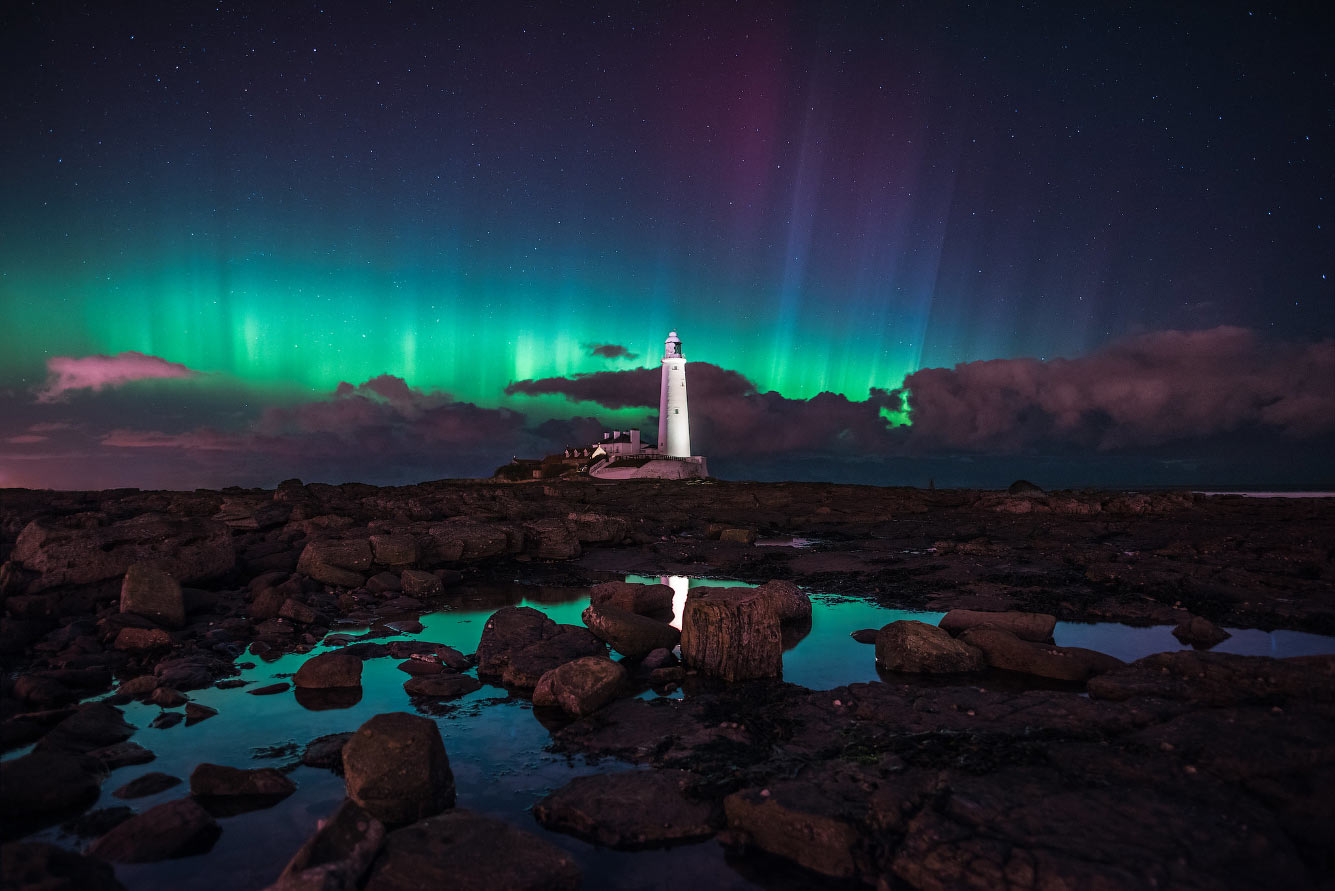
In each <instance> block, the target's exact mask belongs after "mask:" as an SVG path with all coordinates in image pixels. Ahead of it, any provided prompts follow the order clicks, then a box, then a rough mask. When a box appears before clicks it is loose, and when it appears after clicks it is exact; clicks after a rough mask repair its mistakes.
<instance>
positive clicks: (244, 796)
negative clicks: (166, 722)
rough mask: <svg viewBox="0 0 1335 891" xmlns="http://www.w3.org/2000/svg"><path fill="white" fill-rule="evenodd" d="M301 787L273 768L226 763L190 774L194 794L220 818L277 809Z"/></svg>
mask: <svg viewBox="0 0 1335 891" xmlns="http://www.w3.org/2000/svg"><path fill="white" fill-rule="evenodd" d="M295 791H297V786H296V784H295V783H293V782H292V781H291V780H290V779H288V778H287V777H285V776H283V775H282V774H281V773H279V772H278V771H277V770H275V769H274V768H272V767H261V768H258V769H255V770H243V769H241V768H237V767H227V766H226V765H222V764H208V763H205V764H200V765H198V766H196V767H195V769H194V770H193V771H191V773H190V794H191V795H193V796H194V797H195V798H196V799H198V801H199V803H200V804H202V805H203V806H204V807H205V808H206V809H207V810H208V811H209V813H211V814H213V815H214V816H217V817H228V816H234V815H236V814H244V813H247V812H249V811H257V810H263V809H264V808H269V807H273V806H274V805H275V804H277V803H278V802H280V801H282V800H283V799H284V798H286V797H288V796H289V795H291V794H292V793H293V792H295Z"/></svg>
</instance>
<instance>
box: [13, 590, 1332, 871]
mask: <svg viewBox="0 0 1335 891" xmlns="http://www.w3.org/2000/svg"><path fill="white" fill-rule="evenodd" d="M627 581H633V582H647V583H657V582H660V581H662V582H664V583H666V584H669V585H670V586H671V587H672V588H673V591H674V593H675V595H676V598H675V600H676V602H675V607H676V614H677V616H678V617H679V616H680V613H681V606H682V604H683V603H684V602H685V598H686V593H687V591H689V589H690V588H692V587H700V586H715V587H717V586H732V585H738V584H740V583H738V582H729V581H719V580H709V579H687V578H684V577H661V578H660V577H645V576H628V577H627ZM507 605H518V606H530V607H533V608H535V609H538V610H541V611H542V612H544V613H546V614H547V615H548V616H550V617H551V618H552V619H554V620H555V621H557V622H560V623H565V624H572V625H579V624H581V620H580V613H581V612H582V611H583V610H584V608H585V607H586V606H587V605H588V589H587V588H552V587H536V586H526V585H517V584H516V585H509V586H499V587H489V588H486V589H480V588H474V589H465V590H463V591H461V592H460V593H459V595H458V596H456V597H454V598H453V599H452V600H451V603H450V605H449V607H447V608H446V609H444V610H441V611H440V612H436V613H430V614H427V615H424V616H422V617H421V622H422V625H423V630H422V631H421V632H420V633H418V634H416V635H412V637H415V638H417V639H421V640H424V641H433V642H438V643H443V644H447V645H449V646H452V647H454V648H455V649H457V650H459V651H460V652H463V653H471V652H473V651H475V650H476V649H477V644H478V641H479V639H480V638H481V635H482V628H483V625H484V624H485V623H486V620H487V617H488V616H490V615H491V614H492V613H493V612H495V611H496V610H497V609H499V608H500V607H502V606H507ZM813 607H814V609H813V616H812V624H811V629H810V631H808V632H806V633H805V634H804V635H801V636H800V639H798V638H797V636H796V635H792V634H790V635H789V637H788V638H787V639H786V640H785V647H786V650H785V653H784V657H783V664H784V680H786V681H789V682H792V683H795V684H800V685H802V686H805V687H809V688H811V689H816V690H821V689H830V688H832V687H837V686H841V685H843V684H850V683H857V682H863V681H875V680H877V679H878V675H877V672H876V668H875V663H874V652H873V647H871V646H867V645H864V644H859V643H856V642H855V641H853V640H852V639H851V638H850V637H849V635H850V633H851V632H853V631H855V630H858V629H861V628H880V627H881V626H883V625H885V624H887V623H889V622H893V621H896V620H898V619H917V620H919V621H923V622H928V623H931V624H936V623H937V622H938V621H939V620H940V619H941V617H942V615H944V614H943V613H939V612H912V611H907V610H894V609H889V608H886V607H883V606H879V605H876V604H870V603H866V602H863V601H861V600H857V599H854V598H848V597H839V596H828V595H819V594H818V595H815V596H813ZM335 630H336V631H338V632H339V633H343V634H347V633H349V629H346V628H345V629H335ZM1230 630H1231V631H1232V632H1233V636H1232V637H1231V638H1229V639H1228V640H1227V641H1225V642H1223V643H1222V644H1220V645H1219V646H1217V647H1216V648H1215V651H1217V652H1228V653H1239V654H1245V655H1264V656H1277V657H1286V656H1298V655H1309V654H1316V653H1335V638H1328V637H1323V636H1320V635H1315V634H1303V633H1301V632H1293V631H1276V632H1263V631H1244V630H1237V629H1230ZM351 633H353V634H360V633H363V632H360V631H356V630H354V631H352V632H351ZM404 637H405V635H394V636H392V637H387V638H384V637H375V638H373V639H375V640H394V639H402V638H404ZM1054 637H1055V640H1056V642H1057V643H1058V644H1062V645H1068V646H1082V647H1088V648H1090V649H1095V650H1100V651H1102V652H1105V653H1109V654H1111V655H1114V656H1117V657H1118V658H1120V659H1124V660H1126V661H1131V660H1134V659H1138V658H1140V657H1142V656H1146V655H1149V654H1151V653H1158V652H1163V651H1166V650H1177V649H1182V648H1183V647H1182V645H1181V644H1180V643H1178V641H1177V639H1176V638H1174V637H1173V636H1172V634H1171V632H1170V629H1169V628H1167V627H1154V628H1133V627H1130V626H1127V625H1119V624H1115V623H1096V624H1082V623H1073V622H1060V623H1058V625H1057V628H1056V632H1055V635H1054ZM330 649H336V648H335V647H317V648H316V650H314V651H313V653H318V652H323V651H326V650H330ZM313 653H310V654H291V655H287V656H283V657H281V658H279V659H277V660H275V661H273V662H268V663H265V662H261V661H260V660H258V659H253V658H250V657H249V656H245V657H242V658H241V659H239V660H238V662H247V661H248V662H252V663H254V667H253V668H250V669H246V670H244V671H243V672H242V674H241V678H242V679H243V680H246V681H248V682H249V683H248V685H247V686H246V687H241V688H237V689H227V690H220V689H216V688H214V689H207V690H196V691H192V692H190V693H189V694H188V695H189V697H190V698H191V699H192V700H194V701H195V702H198V703H201V704H203V705H207V706H211V707H213V708H215V709H217V710H218V715H217V716H216V717H213V718H210V719H208V720H205V721H202V722H200V723H198V724H195V725H193V726H190V727H187V726H185V725H184V724H178V725H177V726H174V727H170V728H165V729H155V728H151V727H149V726H148V725H149V723H150V722H151V721H152V720H153V719H154V718H155V717H157V715H158V714H159V713H160V709H159V708H158V707H157V706H149V705H143V704H140V703H131V704H129V705H126V706H124V707H123V708H124V711H125V717H126V720H128V721H129V722H130V723H132V724H134V725H135V726H137V727H139V728H142V729H140V730H139V732H138V733H136V734H135V736H134V738H133V739H134V741H135V742H137V743H139V744H140V745H142V746H144V747H145V748H148V749H150V750H151V751H153V752H154V753H155V754H156V755H157V758H156V760H154V761H153V762H151V763H149V764H145V765H135V766H130V767H124V768H121V769H119V770H116V771H114V772H113V773H112V774H111V776H110V777H108V779H107V780H106V782H105V783H104V784H103V787H102V789H103V791H102V796H101V799H100V800H99V801H98V803H97V805H95V807H99V808H105V807H117V806H124V805H127V804H128V805H130V806H132V807H134V808H135V809H136V810H138V811H143V810H146V809H147V808H149V807H152V806H153V805H156V804H159V803H161V802H164V801H170V800H173V799H176V798H179V797H181V796H182V795H184V794H186V793H187V792H188V782H189V776H190V772H191V771H192V770H193V769H194V768H195V766H196V765H197V764H199V763H201V762H206V761H207V762H213V763H218V764H226V765H230V766H234V767H266V766H273V767H280V768H287V769H290V773H289V776H290V777H291V778H292V780H293V781H294V782H295V783H296V784H297V792H296V793H295V794H293V795H292V796H290V797H289V798H287V799H286V800H284V801H283V802H281V803H279V804H278V805H277V806H275V807H273V808H270V809H268V810H262V811H255V812H251V813H247V814H241V815H238V816H235V817H229V818H225V819H221V820H220V821H219V822H220V824H221V826H222V827H223V833H222V836H221V837H220V839H219V840H218V842H217V844H216V845H215V846H214V848H213V850H212V851H211V852H210V853H208V854H207V855H203V856H200V857H191V858H185V859H181V860H170V861H164V862H161V863H149V864H123V865H118V866H117V867H116V874H117V876H118V877H119V878H120V880H121V881H122V882H123V883H124V884H125V885H126V886H127V887H128V888H131V889H136V888H160V887H175V888H193V889H250V888H259V887H263V886H265V885H267V884H269V883H270V882H272V881H273V880H274V879H275V878H276V877H277V875H278V873H279V871H280V870H281V869H282V867H283V865H284V864H285V863H286V862H287V860H288V859H289V858H290V857H291V855H292V854H293V853H294V852H295V851H296V850H297V848H298V847H299V846H300V845H301V844H302V843H303V842H304V841H305V840H306V838H307V837H308V836H309V835H310V833H311V832H313V831H314V829H315V828H316V824H317V822H318V821H319V820H320V819H322V818H324V817H326V816H328V815H329V814H330V813H332V812H333V810H334V808H335V807H336V806H337V804H338V802H339V801H340V800H341V799H342V797H343V793H344V785H343V780H342V779H341V778H340V777H338V776H335V775H334V774H333V773H331V772H330V771H327V770H320V769H316V768H310V767H304V766H301V765H300V764H299V759H300V755H301V752H302V750H303V749H304V748H305V746H306V744H307V743H308V742H310V741H311V740H313V739H315V738H316V737H319V736H323V735H325V734H330V733H340V732H344V731H351V730H355V729H356V728H357V727H358V726H360V725H361V724H362V723H363V722H364V721H366V720H367V719H368V718H370V717H372V716H373V715H376V714H380V713H382V712H387V711H408V712H412V711H414V710H415V709H414V705H413V703H412V702H411V701H410V700H409V697H408V695H407V694H406V693H405V692H404V690H403V683H404V681H406V680H407V679H408V678H409V675H407V674H406V673H404V672H402V671H399V670H398V668H397V665H398V664H399V662H400V661H401V660H398V659H394V658H392V657H384V658H379V659H370V660H367V661H366V662H365V664H364V667H363V673H362V696H361V699H360V700H359V701H357V702H356V703H355V704H353V705H351V706H349V707H347V708H341V709H332V710H324V711H310V710H308V709H306V708H304V707H302V705H301V704H300V703H299V702H297V701H296V699H295V697H294V694H293V692H292V691H291V690H288V691H286V692H284V693H279V694H276V695H271V696H253V695H250V694H249V693H247V692H246V691H247V689H254V688H257V687H261V686H264V685H266V684H271V683H275V682H276V681H281V680H288V679H289V678H290V676H291V675H292V674H293V673H295V672H296V671H297V669H298V668H300V667H301V665H302V663H303V662H305V660H306V659H308V658H309V657H310V655H312V654H313ZM644 695H645V696H646V697H653V696H655V695H657V694H654V693H652V692H649V693H646V694H644ZM672 695H674V696H680V695H682V694H681V693H680V692H677V693H674V694H672ZM433 717H434V718H435V720H436V722H437V724H438V725H439V727H440V732H441V736H442V737H443V738H444V741H445V749H446V751H447V752H448V753H449V757H450V764H451V767H452V769H453V771H454V776H455V784H456V787H457V789H458V805H459V806H460V807H466V808H469V809H472V810H476V811H480V812H483V813H488V814H492V815H495V816H499V817H502V818H504V819H506V820H509V821H510V822H512V823H514V824H515V825H517V826H519V827H521V828H523V829H525V830H528V831H530V832H533V833H534V834H536V835H538V836H540V837H542V838H545V839H547V840H549V841H551V842H552V843H553V844H556V845H558V846H560V847H562V848H564V849H565V850H567V851H569V852H571V854H572V855H573V856H575V858H576V859H577V860H578V861H579V863H580V866H581V868H582V869H583V870H584V872H585V876H586V883H587V884H589V886H590V887H592V886H599V887H619V888H650V887H660V886H661V884H662V882H661V877H662V876H663V875H666V874H669V873H670V874H671V875H672V876H673V884H680V883H685V884H687V885H690V884H696V885H698V886H701V887H710V888H754V887H759V886H757V885H755V884H753V883H752V882H750V881H749V880H748V879H746V878H745V877H744V876H743V875H741V874H740V873H738V872H736V871H734V870H733V869H732V868H731V867H730V866H729V865H728V863H727V862H726V860H725V854H724V850H723V848H722V846H720V845H719V844H718V843H717V842H714V841H710V842H704V843H700V844H694V845H688V846H684V847H681V848H674V849H669V850H663V851H641V852H635V853H633V854H632V853H620V852H615V851H610V850H607V849H603V848H599V847H596V846H594V845H589V844H586V843H584V842H581V841H578V840H576V839H573V838H570V837H569V836H565V835H560V834H556V833H550V832H547V831H546V830H544V829H543V828H542V827H541V826H539V825H538V823H537V822H536V821H535V820H533V819H532V817H531V816H530V814H529V813H528V811H529V809H530V808H531V807H532V805H533V803H534V802H535V801H537V800H538V799H539V798H541V797H542V796H543V795H544V794H546V793H547V792H548V791H550V790H552V789H555V788H558V787H560V786H562V785H564V784H565V783H567V782H569V781H570V780H571V779H573V778H574V777H576V776H580V775H583V774H588V773H594V772H599V771H612V770H625V769H629V767H628V766H627V765H624V764H620V763H618V762H610V761H609V762H603V763H601V764H588V763H586V762H585V761H584V760H583V759H568V758H566V757H564V756H559V755H556V754H553V753H551V752H549V751H547V746H548V744H549V743H550V739H551V737H550V733H549V731H548V730H547V729H546V728H545V727H544V726H543V725H542V724H541V723H539V722H538V720H537V719H536V718H535V717H534V716H533V714H532V710H531V707H530V705H529V703H528V702H527V701H526V700H522V699H513V698H510V697H509V696H508V694H507V693H506V691H505V690H503V689H502V688H499V687H494V686H484V687H483V688H482V689H481V690H478V691H477V692H475V693H473V694H470V695H469V696H466V697H463V698H461V699H458V700H454V701H453V702H451V703H448V704H445V705H444V706H443V707H438V708H437V709H434V710H433ZM18 754H21V751H17V752H11V753H9V755H7V756H6V757H7V758H8V757H15V756H17V755H18ZM294 764H295V765H296V766H295V767H293V765H294ZM154 771H157V772H162V773H167V774H170V775H172V776H175V777H180V778H181V779H182V780H183V781H184V782H183V783H182V785H179V786H176V787H174V788H172V789H169V790H167V791H165V792H162V793H159V794H157V795H154V796H150V797H146V798H141V799H136V800H134V801H132V802H123V801H121V800H119V799H117V798H115V797H114V796H113V795H112V794H111V793H112V791H113V790H115V789H117V788H119V787H120V786H122V785H124V784H125V783H127V782H129V781H130V780H133V779H136V778H137V777H140V776H142V775H144V774H146V773H149V772H154ZM33 838H35V839H41V840H47V841H54V842H56V843H58V844H62V845H65V846H68V847H76V848H77V847H82V846H83V845H84V844H85V843H86V841H85V840H81V839H78V838H76V837H74V836H72V835H70V834H69V833H67V832H65V831H63V830H62V829H60V828H59V827H55V828H52V829H48V830H45V831H43V832H41V833H38V834H37V835H35V836H33Z"/></svg>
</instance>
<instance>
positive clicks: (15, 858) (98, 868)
mask: <svg viewBox="0 0 1335 891" xmlns="http://www.w3.org/2000/svg"><path fill="white" fill-rule="evenodd" d="M0 886H3V887H4V888H5V889H7V891H8V889H14V891H125V886H124V885H122V884H121V883H120V882H118V881H116V874H115V872H113V871H112V869H111V867H110V866H108V865H107V864H106V863H104V862H102V861H101V860H98V859H97V858H96V857H86V856H84V855H83V854H79V853H76V852H74V851H69V850H66V849H65V848H61V847H57V846H56V845H51V844H47V843H46V842H12V843H10V844H7V845H4V846H3V847H0Z"/></svg>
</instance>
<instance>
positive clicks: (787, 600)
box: [756, 579, 811, 622]
mask: <svg viewBox="0 0 1335 891" xmlns="http://www.w3.org/2000/svg"><path fill="white" fill-rule="evenodd" d="M756 593H757V594H759V595H761V596H762V597H766V598H768V599H769V600H770V602H771V603H773V605H774V612H775V613H777V614H778V616H779V621H780V622H810V621H811V598H810V597H809V596H808V595H807V593H806V592H805V591H803V590H802V589H801V588H799V587H798V586H797V585H794V584H793V583H792V582H787V581H783V580H782V579H772V580H770V581H768V582H766V583H765V584H763V585H761V586H760V587H759V588H757V589H756Z"/></svg>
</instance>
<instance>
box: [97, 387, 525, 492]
mask: <svg viewBox="0 0 1335 891" xmlns="http://www.w3.org/2000/svg"><path fill="white" fill-rule="evenodd" d="M526 423H527V419H526V418H525V416H524V415H523V414H521V413H519V412H516V411H512V410H510V409H504V408H483V407H481V406H477V405H474V404H473V403H470V402H459V401H456V400H454V399H453V398H452V397H451V396H450V395H449V394H448V393H443V392H440V391H423V390H419V389H416V388H413V387H410V386H409V385H408V384H407V383H406V382H405V381H404V380H403V379H402V378H398V377H394V376H392V375H380V376H379V377H375V378H371V379H370V380H368V381H365V382H364V383H361V384H356V385H354V384H350V383H346V382H345V383H341V384H339V385H338V387H337V388H336V389H335V390H334V391H333V392H332V393H331V394H330V395H329V396H328V397H325V398H321V399H313V400H309V401H306V402H300V403H296V404H291V405H278V406H269V407H267V408H265V409H264V410H263V411H262V412H261V413H260V414H259V416H258V417H256V418H254V419H253V420H252V421H250V422H249V423H248V424H247V425H246V426H245V427H244V428H242V429H240V430H237V431H232V432H229V431H219V430H214V429H210V428H206V427H199V428H195V429H190V430H185V431H180V432H169V431H162V430H153V429H147V430H145V429H130V428H123V427H122V428H117V429H114V430H111V431H110V432H108V433H106V434H105V435H103V436H102V437H101V439H100V445H101V446H104V447H107V448H110V449H119V450H127V451H133V450H151V451H153V452H155V453H161V454H163V455H164V457H166V456H180V455H185V456H187V457H188V458H190V459H191V460H193V461H195V462H197V464H198V465H199V467H201V468H205V469H208V470H209V471H210V473H209V475H210V478H218V479H228V476H227V474H228V473H231V474H235V475H237V476H241V477H244V478H246V479H254V478H256V477H257V476H259V475H260V474H263V476H261V477H260V478H261V479H262V480H268V484H269V485H272V483H273V482H276V481H277V480H279V479H282V478H283V477H285V476H301V477H303V478H316V479H337V480H348V479H363V480H375V481H380V482H386V481H395V482H403V481H409V480H417V479H425V478H437V477H444V476H456V475H465V476H476V475H486V474H490V473H491V471H492V470H493V469H495V467H496V466H498V465H499V464H501V463H503V462H504V461H506V460H508V459H509V457H510V456H511V455H515V454H521V453H526V452H527V451H529V450H532V449H534V448H536V447H538V445H539V437H536V436H535V435H534V434H533V433H531V432H530V431H528V430H527V429H526V426H525V425H526ZM542 445H544V446H549V445H550V443H542ZM269 477H272V479H271V480H269Z"/></svg>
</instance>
